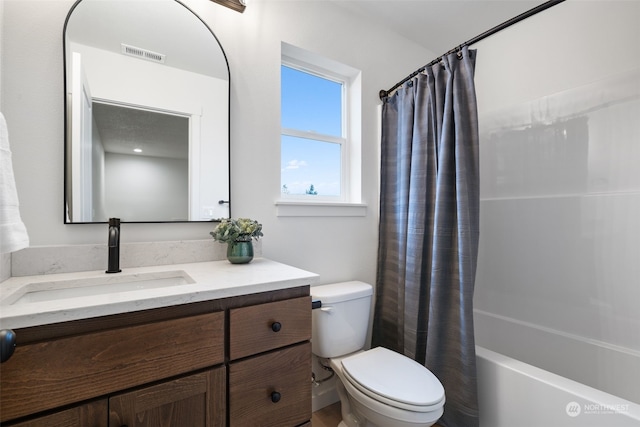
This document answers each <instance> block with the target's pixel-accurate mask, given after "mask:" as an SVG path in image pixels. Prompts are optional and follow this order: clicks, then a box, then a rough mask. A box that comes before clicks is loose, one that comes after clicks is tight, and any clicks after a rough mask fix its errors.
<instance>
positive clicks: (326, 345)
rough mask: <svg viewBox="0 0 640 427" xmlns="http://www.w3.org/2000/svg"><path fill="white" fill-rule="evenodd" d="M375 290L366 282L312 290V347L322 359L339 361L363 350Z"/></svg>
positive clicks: (318, 287)
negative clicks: (314, 303) (316, 305)
mask: <svg viewBox="0 0 640 427" xmlns="http://www.w3.org/2000/svg"><path fill="white" fill-rule="evenodd" d="M372 294H373V286H371V285H369V284H368V283H364V282H356V281H353V282H341V283H332V284H330V285H321V286H313V287H311V298H312V300H313V301H316V300H320V301H321V302H322V307H321V308H316V309H314V310H313V318H312V319H313V321H312V326H313V327H312V333H311V347H312V351H313V354H315V355H316V356H319V357H338V356H343V355H346V354H349V353H353V352H354V351H358V350H360V349H362V347H364V343H365V341H366V339H367V329H368V326H369V312H370V310H371V296H372Z"/></svg>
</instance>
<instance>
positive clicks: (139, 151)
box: [133, 148, 142, 153]
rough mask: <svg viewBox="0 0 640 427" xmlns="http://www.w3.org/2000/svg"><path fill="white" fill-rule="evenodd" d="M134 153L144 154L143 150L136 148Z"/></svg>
mask: <svg viewBox="0 0 640 427" xmlns="http://www.w3.org/2000/svg"><path fill="white" fill-rule="evenodd" d="M133 152H134V153H142V150H141V149H140V148H134V149H133Z"/></svg>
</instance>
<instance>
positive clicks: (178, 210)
mask: <svg viewBox="0 0 640 427" xmlns="http://www.w3.org/2000/svg"><path fill="white" fill-rule="evenodd" d="M104 175H105V205H106V206H108V207H109V210H108V212H109V216H110V217H116V218H130V220H131V221H140V220H141V219H142V218H144V219H145V220H146V221H166V220H167V219H170V220H173V221H180V220H182V221H184V220H185V219H187V217H188V215H189V212H188V208H187V207H188V204H189V200H188V199H189V197H188V196H189V164H188V161H187V159H171V158H166V157H150V156H138V155H135V154H116V153H106V155H105V159H104Z"/></svg>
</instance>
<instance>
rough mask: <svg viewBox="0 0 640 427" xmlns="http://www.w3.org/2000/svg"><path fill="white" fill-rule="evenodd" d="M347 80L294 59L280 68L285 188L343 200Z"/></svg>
mask: <svg viewBox="0 0 640 427" xmlns="http://www.w3.org/2000/svg"><path fill="white" fill-rule="evenodd" d="M344 106H345V82H344V81H343V80H339V79H336V78H331V77H328V76H326V75H321V74H319V73H317V72H313V71H308V70H303V69H301V68H299V66H296V65H294V64H288V63H283V65H282V67H281V108H282V109H281V118H282V137H281V156H282V157H281V162H282V165H281V184H282V187H281V191H282V193H283V195H285V196H307V197H310V196H313V197H314V198H321V199H331V198H334V199H338V200H344V199H345V196H346V194H345V184H344V171H343V165H345V159H346V157H347V155H348V152H347V147H346V131H345V120H344V110H345V108H344Z"/></svg>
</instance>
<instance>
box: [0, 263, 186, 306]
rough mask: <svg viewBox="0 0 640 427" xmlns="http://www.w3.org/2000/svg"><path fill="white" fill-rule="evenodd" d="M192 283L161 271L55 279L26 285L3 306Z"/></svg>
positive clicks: (183, 276) (175, 273) (180, 275)
mask: <svg viewBox="0 0 640 427" xmlns="http://www.w3.org/2000/svg"><path fill="white" fill-rule="evenodd" d="M192 283H195V281H194V280H193V279H192V278H191V277H190V276H189V275H188V274H187V273H185V272H184V271H163V272H157V273H141V274H121V273H118V274H115V275H107V274H105V275H104V276H100V277H92V278H87V279H73V280H58V281H50V282H33V283H27V284H26V285H24V286H22V287H20V289H18V290H17V291H16V292H14V293H13V294H11V295H9V296H7V297H6V298H5V299H4V300H3V301H2V305H17V304H29V303H34V302H46V301H55V300H60V299H67V298H77V297H86V296H96V295H107V294H111V293H114V292H131V291H139V290H145V289H158V288H165V287H169V286H179V285H187V284H192Z"/></svg>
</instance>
